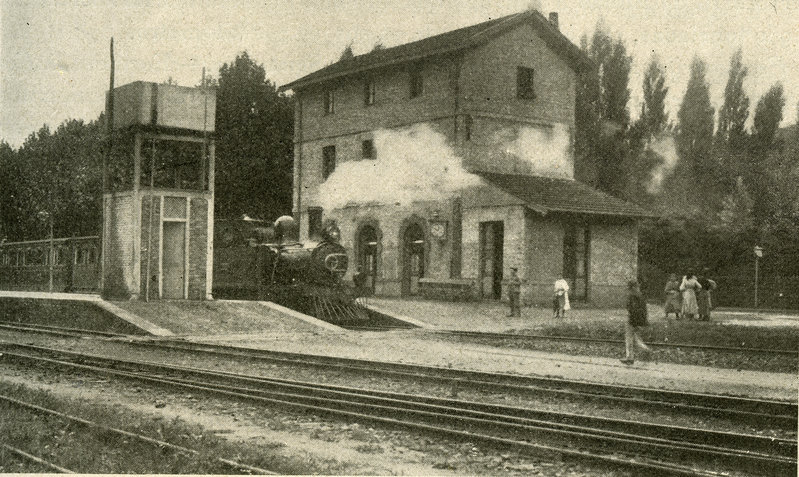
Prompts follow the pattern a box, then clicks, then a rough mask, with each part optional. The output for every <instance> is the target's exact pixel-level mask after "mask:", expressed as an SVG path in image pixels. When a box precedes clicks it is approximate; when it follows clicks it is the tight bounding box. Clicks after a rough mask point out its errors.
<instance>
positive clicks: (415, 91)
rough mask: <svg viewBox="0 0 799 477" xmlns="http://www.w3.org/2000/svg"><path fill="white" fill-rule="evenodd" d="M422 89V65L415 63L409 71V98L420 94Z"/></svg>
mask: <svg viewBox="0 0 799 477" xmlns="http://www.w3.org/2000/svg"><path fill="white" fill-rule="evenodd" d="M423 91H424V80H423V79H422V67H421V66H420V65H415V66H413V67H412V68H411V71H410V93H411V98H415V97H417V96H421V95H422V92H423Z"/></svg>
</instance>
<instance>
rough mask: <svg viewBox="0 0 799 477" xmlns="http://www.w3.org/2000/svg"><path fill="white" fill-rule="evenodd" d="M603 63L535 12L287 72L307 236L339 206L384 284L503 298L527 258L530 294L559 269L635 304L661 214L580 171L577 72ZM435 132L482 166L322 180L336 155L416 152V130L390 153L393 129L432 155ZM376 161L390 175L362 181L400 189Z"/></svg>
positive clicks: (387, 288) (603, 295)
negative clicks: (651, 219)
mask: <svg viewBox="0 0 799 477" xmlns="http://www.w3.org/2000/svg"><path fill="white" fill-rule="evenodd" d="M593 67H594V66H593V64H592V63H591V61H590V60H589V59H588V58H587V57H585V55H584V54H583V53H582V52H581V51H580V49H579V48H578V47H576V46H575V45H574V44H573V43H571V42H570V41H569V40H568V39H567V38H566V37H565V36H563V35H562V34H561V33H560V31H559V30H558V25H557V14H550V17H549V19H547V18H545V17H544V16H543V15H541V14H540V13H539V12H537V11H534V10H528V11H525V12H522V13H517V14H513V15H510V16H506V17H502V18H497V19H493V20H490V21H487V22H484V23H480V24H477V25H473V26H469V27H466V28H461V29H458V30H455V31H451V32H448V33H444V34H441V35H437V36H433V37H429V38H425V39H422V40H419V41H416V42H412V43H408V44H404V45H400V46H397V47H393V48H386V49H377V50H375V51H372V52H370V53H367V54H364V55H359V56H355V57H354V58H350V59H344V60H341V61H338V62H336V63H333V64H331V65H329V66H327V67H325V68H322V69H320V70H318V71H315V72H313V73H310V74H308V75H306V76H304V77H302V78H300V79H297V80H296V81H293V82H291V83H289V84H287V85H285V86H283V87H282V88H281V89H282V90H292V91H293V93H294V98H295V139H294V197H293V208H294V210H293V214H294V217H295V218H297V219H298V222H299V223H300V236H301V239H302V240H307V239H313V238H314V236H315V234H316V233H317V232H318V231H319V230H320V229H321V227H322V220H323V219H328V218H332V219H335V220H336V221H337V223H338V225H339V227H340V229H341V232H342V243H343V245H344V246H345V247H347V249H348V250H350V251H351V254H352V255H351V257H350V258H351V263H352V266H350V271H349V272H348V273H350V274H351V273H352V272H353V271H354V270H355V269H357V268H358V267H360V268H361V269H362V271H363V272H364V273H365V274H366V275H367V277H368V280H367V285H368V286H369V287H370V288H371V289H372V291H373V292H374V293H375V294H377V295H384V296H408V295H423V296H429V297H447V298H453V299H455V298H470V299H472V298H476V299H501V298H504V297H505V296H506V294H505V290H504V287H505V282H504V278H505V277H508V276H509V271H510V268H511V267H515V268H518V270H519V276H520V277H521V278H522V280H523V286H522V300H523V302H524V303H526V304H534V303H535V304H548V303H550V302H551V297H552V286H553V283H554V281H555V280H556V279H558V278H561V277H565V278H566V279H567V280H568V281H569V282H570V284H571V290H572V292H571V297H572V299H573V300H577V301H585V302H588V303H591V304H594V305H598V306H618V305H620V304H622V303H623V301H624V299H625V286H626V282H627V280H629V279H631V278H635V277H636V275H637V255H638V233H637V227H638V222H639V220H640V219H642V218H644V217H646V216H648V215H649V214H648V213H647V212H646V211H645V210H643V209H641V208H639V207H637V206H636V205H634V204H631V203H627V202H624V201H622V200H619V199H616V198H614V197H611V196H609V195H607V194H604V193H602V192H600V191H598V190H595V189H593V188H591V187H589V186H587V185H585V184H582V183H580V182H578V181H576V180H575V179H574V154H573V143H574V127H575V96H576V86H577V78H578V74H579V73H580V72H581V71H583V70H584V69H586V68H593ZM431 131H432V135H433V136H434V137H436V138H443V139H442V143H443V144H446V146H447V148H449V149H450V153H451V155H452V156H453V157H456V158H457V159H458V162H459V164H457V166H456V167H461V168H463V171H464V174H466V175H468V177H470V178H471V179H470V180H464V181H462V186H460V187H458V186H457V184H456V186H454V187H450V188H449V189H448V190H446V191H440V192H441V193H440V194H438V195H436V194H429V193H423V194H419V197H418V200H414V199H413V198H412V200H397V201H392V200H385V198H384V199H383V200H374V198H368V197H367V198H364V197H362V196H360V195H359V194H358V193H357V192H356V191H355V190H354V189H357V187H356V188H352V187H350V188H341V189H339V190H338V191H336V194H337V196H336V197H335V198H336V199H337V200H334V201H332V202H331V200H330V197H329V196H330V191H329V190H328V191H327V192H326V190H325V187H326V183H328V185H329V182H330V181H334V180H336V178H337V175H336V174H337V169H338V172H339V173H341V172H342V171H350V172H351V171H355V170H359V169H357V168H358V167H361V166H364V167H365V169H363V168H362V170H364V171H368V170H370V168H369V165H370V164H371V165H374V166H377V165H378V164H379V163H380V162H381V161H389V160H390V161H394V162H393V164H403V163H402V162H401V161H403V160H404V157H403V156H404V152H403V151H407V155H408V157H410V156H411V155H413V154H417V155H418V153H419V151H410V150H409V149H413V148H414V147H413V146H411V147H408V146H407V144H408V143H407V142H405V143H401V145H402V146H404V148H403V147H400V148H397V147H393V148H390V151H389V150H388V149H389V148H388V147H382V146H384V145H385V144H386V142H387V141H386V140H384V139H383V138H384V137H386V136H389V137H391V136H392V135H394V136H395V137H401V138H405V139H407V138H411V139H413V138H414V137H416V138H418V142H419V144H418V145H419V149H420V150H421V151H422V153H424V152H425V151H428V150H430V149H429V148H428V145H426V144H422V142H424V141H428V140H429V138H430V137H431V133H430V132H431ZM410 143H411V144H413V141H410ZM398 149H399V151H398ZM386 154H391V155H392V157H390V158H388V157H386ZM396 156H399V157H396ZM434 156H435V154H434V153H431V154H430V155H429V158H430V161H436V160H438V159H437V157H434ZM408 160H410V159H408ZM351 161H358V162H356V163H352V162H351ZM396 161H400V162H396ZM348 166H353V167H348ZM448 169H451V168H449V167H445V168H444V170H448ZM371 170H373V171H377V172H376V174H377V175H374V174H372V175H370V174H369V173H368V172H365V173H364V174H363V175H362V176H360V178H359V180H362V181H368V182H371V183H373V184H372V185H373V186H374V184H375V183H376V184H384V185H385V187H386V188H387V189H390V188H391V187H393V186H394V185H395V184H399V185H398V186H397V187H400V188H401V187H402V182H403V180H405V177H403V176H404V175H407V174H405V172H407V171H403V170H402V169H401V168H396V169H386V168H384V167H383V168H381V167H373V168H371ZM449 172H452V171H449ZM338 179H341V178H340V177H338ZM350 179H352V178H350ZM342 183H346V181H343V182H342ZM411 190H413V189H411ZM416 190H417V191H418V189H416ZM425 192H431V191H425ZM433 192H435V191H433Z"/></svg>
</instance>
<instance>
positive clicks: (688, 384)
mask: <svg viewBox="0 0 799 477" xmlns="http://www.w3.org/2000/svg"><path fill="white" fill-rule="evenodd" d="M9 296H11V297H17V298H24V299H29V300H43V301H44V300H68V301H73V302H74V301H78V302H81V301H82V302H85V303H92V304H95V305H97V306H102V307H105V308H103V309H105V310H115V311H116V313H117V316H122V315H121V314H125V315H124V316H126V317H127V318H126V320H127V321H128V322H137V323H140V324H142V323H143V326H146V327H150V329H151V330H156V331H157V330H159V329H160V330H163V331H161V332H157V333H149V334H150V335H160V336H174V335H178V336H181V337H182V338H185V339H189V340H196V341H207V342H215V343H224V344H230V345H234V346H243V347H253V348H263V349H271V350H276V351H286V352H297V351H298V350H302V352H306V353H312V354H319V355H327V356H339V357H348V358H355V359H370V360H379V361H391V362H400V363H412V364H423V365H430V366H441V367H446V368H458V369H468V370H475V371H486V372H504V373H512V374H522V375H535V376H552V377H560V378H564V379H570V380H580V381H590V382H601V383H608V384H619V385H626V386H642V387H648V388H656V389H658V388H659V389H672V390H683V391H693V392H701V393H710V394H727V395H734V396H749V397H756V398H765V399H780V400H792V401H796V400H797V396H798V395H799V377H797V376H796V375H795V374H788V373H772V372H759V371H749V370H735V369H724V368H715V367H709V366H690V365H680V364H673V363H665V362H657V360H656V357H655V361H648V362H647V361H636V362H635V364H633V365H631V366H628V365H624V364H622V363H621V362H619V360H618V359H616V358H607V357H599V356H597V357H593V356H584V355H569V354H565V353H555V352H549V351H535V350H522V349H499V348H496V347H492V346H484V345H479V344H464V343H457V342H450V341H447V340H442V339H438V338H437V337H435V336H431V335H430V334H429V330H435V329H451V330H474V331H487V332H522V333H523V332H527V333H531V332H535V331H536V330H538V329H539V328H543V327H544V326H547V325H551V323H552V320H553V318H552V312H551V310H548V309H546V308H535V307H527V308H522V316H521V317H508V316H506V314H507V311H508V310H507V306H506V305H504V304H503V303H500V302H467V303H453V302H441V301H428V300H409V299H391V298H374V297H370V298H368V299H366V300H364V303H365V304H366V305H367V306H369V307H371V308H373V309H375V310H376V311H379V312H381V313H385V314H387V315H389V316H392V317H395V318H397V319H400V320H402V319H407V321H409V322H410V323H412V324H414V325H416V326H418V327H419V328H415V329H396V330H389V331H355V330H345V329H342V328H339V327H337V326H334V325H331V324H329V323H326V322H323V321H321V320H317V319H315V318H313V317H308V316H306V315H302V314H300V313H296V312H293V311H292V310H287V309H284V308H282V307H279V306H278V305H275V304H271V303H268V302H237V301H226V300H215V301H200V302H187V301H182V300H181V301H159V302H151V303H144V302H140V301H130V302H113V303H111V302H105V301H103V300H102V299H101V298H100V297H99V296H97V295H75V294H50V293H26V292H0V298H2V297H9ZM660 313H661V311H660V309H659V307H656V306H652V307H650V320H658V319H662V318H661V317H660ZM713 319H714V321H717V322H719V323H721V324H722V325H723V324H724V323H727V322H729V323H736V324H741V323H744V324H751V325H752V326H786V324H787V325H788V326H796V327H799V319H793V318H792V315H786V314H784V313H773V314H769V313H763V312H760V313H757V312H751V313H749V312H739V311H735V310H732V311H729V312H726V311H722V312H717V313H715V314H714V317H713ZM588 321H601V322H602V323H603V324H604V325H605V326H611V327H612V326H618V327H619V328H620V329H621V328H623V326H624V322H625V321H626V311H625V310H620V309H588V308H582V309H581V308H577V309H573V310H570V311H569V312H568V313H567V315H566V318H565V319H563V322H569V323H574V324H575V325H577V326H579V325H580V323H583V324H584V323H586V322H588ZM623 352H624V350H623V348H622V347H621V346H620V349H619V357H621V355H622V354H623Z"/></svg>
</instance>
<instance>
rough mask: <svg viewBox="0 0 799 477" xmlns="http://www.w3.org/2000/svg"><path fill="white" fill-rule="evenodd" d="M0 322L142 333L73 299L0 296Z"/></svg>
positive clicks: (110, 315)
mask: <svg viewBox="0 0 799 477" xmlns="http://www.w3.org/2000/svg"><path fill="white" fill-rule="evenodd" d="M0 321H9V322H12V323H29V324H37V325H49V326H63V327H69V328H80V329H84V330H97V331H111V332H116V333H124V334H133V335H141V334H145V333H144V332H143V331H142V330H140V329H138V328H136V327H135V326H133V325H131V324H129V323H127V322H125V321H124V320H121V319H119V318H117V317H116V316H114V315H113V314H112V313H109V312H107V311H105V310H103V309H102V308H100V307H98V306H97V305H96V304H94V303H92V302H88V301H77V300H76V301H69V300H47V299H31V298H14V297H0Z"/></svg>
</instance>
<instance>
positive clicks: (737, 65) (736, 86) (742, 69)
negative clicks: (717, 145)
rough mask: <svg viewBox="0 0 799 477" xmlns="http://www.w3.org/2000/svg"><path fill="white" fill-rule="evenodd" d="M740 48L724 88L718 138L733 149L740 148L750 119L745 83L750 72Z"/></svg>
mask: <svg viewBox="0 0 799 477" xmlns="http://www.w3.org/2000/svg"><path fill="white" fill-rule="evenodd" d="M742 57H743V53H742V51H741V49H740V48H738V50H737V51H736V52H735V53H733V55H732V58H730V73H729V76H728V78H727V86H726V87H725V88H724V104H723V105H722V106H721V109H719V127H718V130H717V131H716V137H717V138H718V139H719V140H720V141H721V142H724V143H727V144H729V145H730V146H732V147H740V146H741V145H742V143H743V140H744V138H745V135H746V132H745V131H744V125H745V124H746V119H747V118H748V117H749V97H748V96H747V95H746V93H745V92H744V89H743V82H744V80H745V79H746V75H747V73H748V72H749V70H748V68H747V67H746V66H744V65H743V62H742Z"/></svg>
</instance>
